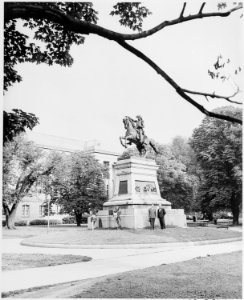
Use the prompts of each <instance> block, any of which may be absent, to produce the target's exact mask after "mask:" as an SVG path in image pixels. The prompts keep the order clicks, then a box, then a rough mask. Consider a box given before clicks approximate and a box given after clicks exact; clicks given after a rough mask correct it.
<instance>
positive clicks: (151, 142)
mask: <svg viewBox="0 0 244 300" xmlns="http://www.w3.org/2000/svg"><path fill="white" fill-rule="evenodd" d="M149 145H150V146H151V147H152V148H153V150H154V152H155V153H156V154H158V153H159V152H158V149H157V147H156V145H155V144H154V142H153V141H151V140H150V141H149Z"/></svg>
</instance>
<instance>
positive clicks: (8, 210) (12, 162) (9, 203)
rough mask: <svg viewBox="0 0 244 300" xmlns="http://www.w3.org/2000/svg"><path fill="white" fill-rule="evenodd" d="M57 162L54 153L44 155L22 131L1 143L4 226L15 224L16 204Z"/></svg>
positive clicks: (9, 226) (10, 226)
mask: <svg viewBox="0 0 244 300" xmlns="http://www.w3.org/2000/svg"><path fill="white" fill-rule="evenodd" d="M55 163H56V157H55V155H54V154H52V155H50V157H48V158H46V157H45V155H44V153H43V152H42V151H41V150H40V149H39V148H37V147H36V146H35V144H34V143H33V142H30V141H28V140H27V139H26V138H25V137H24V135H19V136H17V137H15V138H14V139H13V140H12V141H11V142H6V143H5V145H4V147H3V202H2V203H3V209H4V212H5V215H6V218H7V219H6V221H7V227H8V228H10V229H11V228H13V227H14V220H15V214H16V210H17V207H18V205H19V203H20V201H21V200H22V199H23V198H24V197H25V196H27V195H28V193H29V192H30V191H33V190H32V189H35V184H36V183H37V182H38V179H39V178H40V177H41V176H44V175H45V176H47V175H50V173H51V170H52V168H53V167H54V165H55Z"/></svg>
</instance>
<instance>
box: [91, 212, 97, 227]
mask: <svg viewBox="0 0 244 300" xmlns="http://www.w3.org/2000/svg"><path fill="white" fill-rule="evenodd" d="M96 221H97V216H96V212H95V211H92V212H91V230H94V229H95V227H96Z"/></svg>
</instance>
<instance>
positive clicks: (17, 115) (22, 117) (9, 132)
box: [3, 109, 39, 143]
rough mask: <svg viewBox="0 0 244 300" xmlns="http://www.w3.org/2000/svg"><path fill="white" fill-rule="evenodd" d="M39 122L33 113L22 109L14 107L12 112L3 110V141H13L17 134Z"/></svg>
mask: <svg viewBox="0 0 244 300" xmlns="http://www.w3.org/2000/svg"><path fill="white" fill-rule="evenodd" d="M37 124H39V121H38V118H37V117H36V116H35V115H34V114H32V113H26V112H24V111H22V110H21V109H13V110H12V112H9V113H8V112H6V111H4V112H3V143H6V142H7V141H12V140H13V138H14V137H15V136H17V135H18V134H20V133H23V132H25V130H26V128H28V129H30V130H31V129H32V128H33V127H35V126H36V125H37Z"/></svg>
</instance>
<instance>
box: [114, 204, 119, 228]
mask: <svg viewBox="0 0 244 300" xmlns="http://www.w3.org/2000/svg"><path fill="white" fill-rule="evenodd" d="M120 215H121V211H120V208H119V207H118V208H117V209H116V208H115V209H114V211H113V217H114V219H115V221H116V225H117V229H121V217H120Z"/></svg>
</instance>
